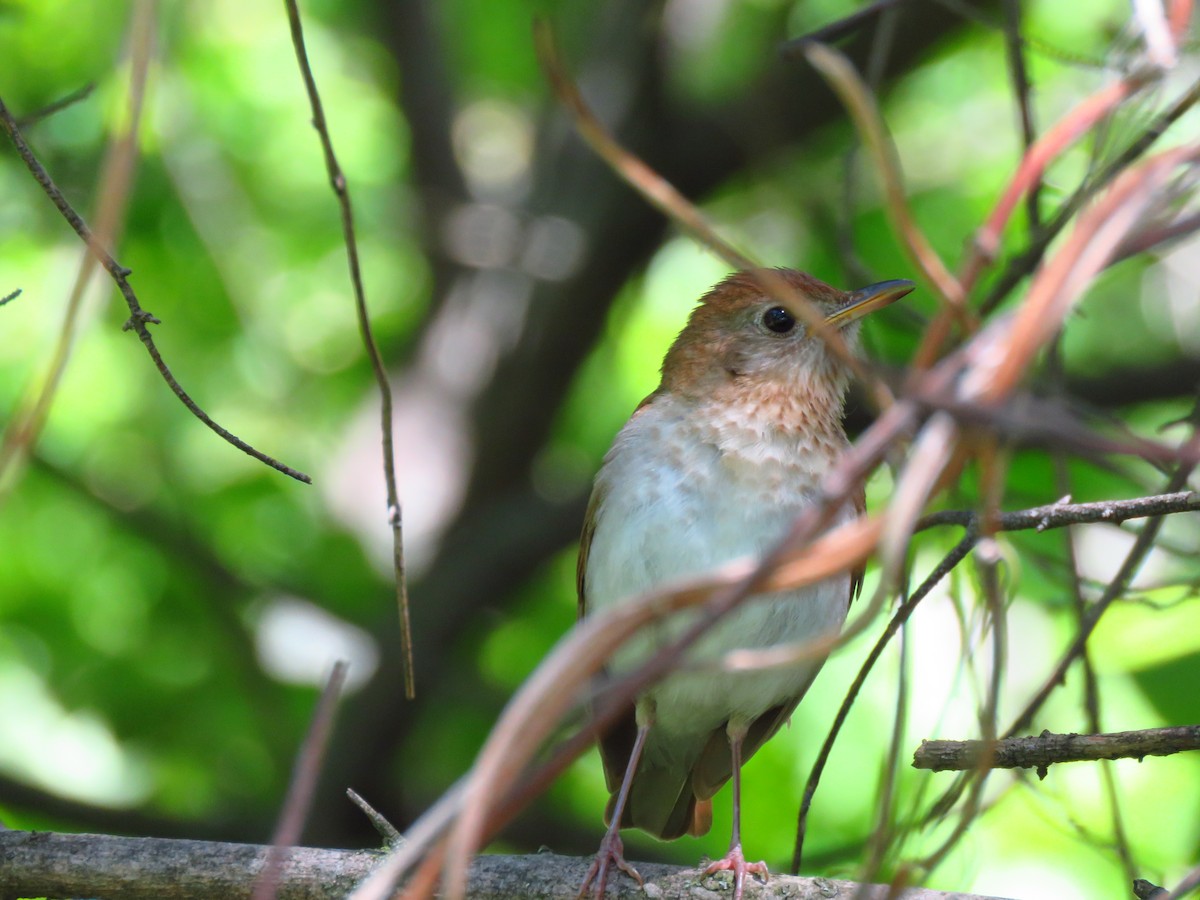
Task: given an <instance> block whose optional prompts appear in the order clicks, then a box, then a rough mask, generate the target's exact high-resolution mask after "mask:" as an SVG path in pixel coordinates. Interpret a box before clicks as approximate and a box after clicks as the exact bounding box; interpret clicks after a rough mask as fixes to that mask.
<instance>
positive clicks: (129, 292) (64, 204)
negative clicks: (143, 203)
mask: <svg viewBox="0 0 1200 900" xmlns="http://www.w3.org/2000/svg"><path fill="white" fill-rule="evenodd" d="M0 125H3V126H4V130H5V131H6V132H7V133H8V136H9V139H10V140H11V141H12V142H13V146H14V147H16V148H17V153H18V154H19V155H20V157H21V159H22V160H23V161H24V163H25V166H26V167H27V168H28V169H29V171H30V173H31V174H32V175H33V177H34V179H35V180H36V181H37V183H38V184H39V185H41V187H42V190H43V191H44V192H45V194H46V196H47V197H49V198H50V201H51V202H52V203H53V204H54V205H55V207H56V208H57V209H58V211H59V212H60V213H61V214H62V216H63V218H64V219H66V220H67V222H68V224H70V226H71V228H72V229H74V231H75V233H76V234H77V235H79V237H80V239H82V240H83V242H84V243H85V244H87V246H88V248H89V249H90V250H91V251H92V254H93V255H94V256H95V257H96V259H97V260H98V261H99V262H100V265H102V266H103V267H104V269H105V271H106V272H108V274H109V275H110V276H111V277H112V280H113V282H114V283H115V284H116V286H117V289H118V290H119V291H120V292H121V296H122V297H124V298H125V303H126V305H128V307H129V320H128V321H127V322H126V323H125V326H124V328H125V329H126V330H127V331H130V330H131V331H133V332H134V333H135V334H136V335H137V336H138V338H139V339H140V340H141V342H142V345H143V346H144V347H145V348H146V352H147V353H149V354H150V358H151V359H152V360H153V361H154V366H155V368H157V369H158V372H159V374H160V375H161V376H162V378H163V380H164V381H166V383H167V386H168V387H170V388H171V391H172V393H174V394H175V396H176V397H178V398H179V400H180V402H181V403H183V405H184V406H186V407H187V408H188V410H189V411H190V412H191V414H192V415H193V416H195V417H196V418H197V419H199V420H200V421H201V422H203V423H204V424H205V425H207V426H208V428H209V429H210V430H211V431H213V432H214V433H216V434H217V435H219V436H220V437H221V438H222V439H223V440H225V441H226V442H227V443H230V444H232V445H233V446H235V447H237V448H238V449H239V450H241V451H242V452H243V453H245V454H247V455H249V456H253V457H254V458H255V459H257V460H259V461H260V462H262V463H265V464H266V465H268V466H270V467H271V468H272V469H275V470H276V471H277V472H282V473H283V474H284V475H287V476H289V477H291V478H295V479H296V480H297V481H303V482H304V483H305V484H312V479H311V478H309V476H307V475H305V474H304V473H303V472H300V471H297V470H296V469H293V468H291V467H290V466H287V465H284V464H283V463H281V462H280V461H279V460H277V459H275V458H274V457H271V456H268V455H267V454H265V453H263V452H262V451H260V450H257V449H255V448H254V447H252V446H251V445H250V444H247V443H246V442H245V441H243V440H242V439H241V438H239V437H238V436H237V435H235V434H233V433H232V432H230V431H228V430H226V429H225V428H223V427H222V426H220V425H218V424H217V423H216V422H215V421H213V419H212V418H211V417H210V416H209V415H208V413H206V412H205V411H204V410H203V409H201V408H200V407H199V406H198V405H197V404H196V401H195V400H193V399H192V398H191V396H190V395H189V394H188V393H187V391H185V390H184V389H183V386H182V385H180V383H179V382H178V381H177V380H176V378H175V376H174V375H173V374H172V372H171V370H170V368H169V367H168V366H167V364H166V362H165V361H164V360H163V358H162V354H161V353H160V352H159V350H158V347H157V346H156V345H155V343H154V338H153V337H152V336H151V334H150V330H149V329H148V328H147V327H146V325H147V323H150V324H155V325H158V324H161V323H160V322H159V320H158V319H156V318H155V317H154V316H153V315H151V314H150V313H149V312H147V311H146V310H144V309H142V305H141V303H140V302H139V301H138V298H137V294H136V293H135V292H134V290H133V288H132V287H131V286H130V284H129V276H130V275H131V274H132V272H131V271H130V270H129V269H127V268H125V267H124V266H122V265H121V264H120V263H118V262H117V261H116V260H115V259H113V257H112V256H111V255H110V254H109V252H108V251H107V250H106V249H105V248H104V247H103V246H102V245H101V244H100V242H99V241H97V239H96V237H95V235H94V234H93V233H92V230H91V229H90V228H89V227H88V226H87V223H86V222H84V221H83V219H82V217H81V216H80V215H79V213H77V212H76V211H75V208H74V207H72V206H71V204H70V203H69V202H68V201H67V199H66V197H64V196H63V193H62V191H60V190H59V189H58V186H57V185H55V183H54V181H53V180H52V179H51V178H50V175H49V174H48V173H47V172H46V169H45V168H44V167H43V166H42V164H41V163H40V162H39V161H38V159H37V157H36V156H35V155H34V153H33V150H31V149H30V147H29V144H28V143H26V141H25V138H24V137H23V136H22V135H21V130H20V129H19V128H18V127H17V123H16V120H15V119H13V116H12V113H11V112H9V109H8V106H7V105H6V104H5V103H4V100H3V98H0Z"/></svg>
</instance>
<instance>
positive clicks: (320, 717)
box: [253, 660, 348, 900]
mask: <svg viewBox="0 0 1200 900" xmlns="http://www.w3.org/2000/svg"><path fill="white" fill-rule="evenodd" d="M347 668H348V666H347V664H346V663H345V662H342V661H341V660H338V661H337V662H336V663H334V664H333V671H332V672H330V673H329V679H328V680H327V681H326V682H325V687H324V689H323V690H322V691H321V697H320V699H319V700H318V701H317V707H316V709H315V710H313V716H312V722H311V723H310V724H309V726H308V733H307V734H306V735H305V736H304V743H303V744H301V745H300V752H299V753H298V754H297V756H296V765H295V768H293V770H292V781H291V784H289V785H288V792H287V798H286V799H285V800H284V803H283V809H282V810H281V811H280V813H279V823H278V825H277V826H276V827H275V834H274V836H273V837H272V839H271V850H270V852H269V853H268V854H267V859H266V862H265V863H264V864H263V868H262V871H261V872H260V873H259V875H258V878H257V879H255V884H254V895H253V896H254V900H271V898H273V897H275V896H276V894H277V893H278V891H279V881H280V870H281V868H282V867H283V863H284V859H285V858H286V857H287V853H288V851H289V850H290V849H291V848H292V847H294V846H295V845H296V844H297V843H298V842H299V840H300V833H301V831H303V829H304V821H305V819H307V818H308V810H309V807H311V806H312V797H313V792H314V791H315V790H316V787H317V779H318V778H319V777H320V775H321V762H322V760H323V759H324V758H325V749H326V748H327V747H328V746H329V735H330V733H331V732H332V731H333V715H334V712H336V710H337V704H338V700H339V699H341V694H342V686H343V685H344V684H345V683H346V670H347Z"/></svg>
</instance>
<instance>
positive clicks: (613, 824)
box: [575, 720, 651, 900]
mask: <svg viewBox="0 0 1200 900" xmlns="http://www.w3.org/2000/svg"><path fill="white" fill-rule="evenodd" d="M650 725H651V722H650V721H649V720H647V721H646V722H645V723H644V724H639V725H638V731H637V738H636V739H635V740H634V742H633V749H632V750H631V751H630V753H629V764H628V765H627V766H626V767H625V775H624V777H623V778H622V779H621V790H620V791H618V792H617V802H616V804H614V806H613V811H612V820H611V821H610V822H609V825H608V831H606V832H605V833H604V839H603V840H602V841H600V849H599V850H597V851H596V858H595V859H593V860H592V865H591V867H590V868H589V869H588V871H587V875H585V876H584V878H583V884H581V885H580V886H579V893H578V894H576V895H575V896H576V900H578V898H580V897H583V896H584V895H585V894H586V893H587V890H588V886H589V885H590V884H592V882H593V881H594V882H595V885H596V886H595V890H594V891H593V892H592V896H593V897H595V898H597V900H599V898H602V897H603V896H604V886H605V882H607V881H608V870H609V867H610V866H614V865H615V866H616V867H617V868H618V869H620V870H621V871H622V872H624V873H625V874H626V875H628V876H629V877H630V878H632V879H634V880H635V881H636V882H637V883H638V886H639V887H641V886H642V884H643V881H642V876H641V875H640V874H638V870H637V869H635V868H634V867H633V866H631V865H630V864H629V863H627V862H626V861H625V845H624V844H623V843H622V842H621V816H623V815H624V814H625V804H626V802H627V801H628V800H629V788H630V786H631V785H632V784H633V775H634V773H635V772H636V771H637V767H638V762H639V761H640V760H641V758H642V748H643V747H644V746H645V745H646V735H647V734H648V733H649V731H650Z"/></svg>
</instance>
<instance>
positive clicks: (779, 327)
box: [762, 306, 796, 334]
mask: <svg viewBox="0 0 1200 900" xmlns="http://www.w3.org/2000/svg"><path fill="white" fill-rule="evenodd" d="M762 323H763V325H764V326H765V327H766V329H767V330H768V331H773V332H775V333H776V334H787V333H788V332H789V331H791V330H792V329H793V328H795V327H796V319H795V317H794V316H793V315H792V314H791V313H790V312H788V311H787V310H786V309H784V308H783V307H782V306H772V307H771V308H770V309H768V310H767V311H766V312H765V313H763V317H762Z"/></svg>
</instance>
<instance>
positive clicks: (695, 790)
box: [576, 269, 914, 900]
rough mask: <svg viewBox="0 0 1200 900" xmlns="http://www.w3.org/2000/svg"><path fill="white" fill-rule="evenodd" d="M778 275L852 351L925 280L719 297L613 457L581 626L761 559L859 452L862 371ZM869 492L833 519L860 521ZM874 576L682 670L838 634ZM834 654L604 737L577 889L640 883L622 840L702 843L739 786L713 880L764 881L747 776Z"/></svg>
mask: <svg viewBox="0 0 1200 900" xmlns="http://www.w3.org/2000/svg"><path fill="white" fill-rule="evenodd" d="M779 278H782V279H783V280H784V281H785V282H786V283H787V285H789V286H790V288H791V289H792V290H794V291H796V292H798V293H799V294H800V295H802V296H803V297H804V299H806V300H807V301H809V302H810V303H812V304H815V306H816V307H817V309H818V310H819V311H820V313H821V315H823V316H824V322H825V324H826V325H827V326H829V327H830V328H831V329H836V330H838V331H839V332H840V334H841V337H842V338H843V339H844V341H845V342H846V345H847V346H848V347H849V348H851V351H852V352H855V351H856V349H857V347H858V343H859V342H858V333H859V327H860V324H861V320H862V317H863V316H865V315H866V314H867V313H869V312H871V311H873V310H876V309H879V308H881V307H883V306H886V305H888V304H889V303H892V302H893V301H895V300H897V299H899V298H900V297H903V296H905V295H906V294H908V293H909V292H911V291H912V290H913V288H914V284H913V283H912V282H911V281H906V280H895V281H884V282H880V283H878V284H873V285H871V286H869V287H865V288H862V289H860V290H856V291H842V290H839V289H837V288H834V287H831V286H830V285H828V284H826V283H824V282H822V281H820V280H818V279H817V278H815V277H813V276H811V275H809V274H806V273H804V272H800V271H797V270H794V269H772V270H765V269H746V270H741V271H737V272H734V273H732V274H730V275H729V276H727V277H726V278H725V279H724V280H722V281H721V282H720V283H718V284H717V285H716V286H715V287H713V288H712V289H711V290H709V291H708V293H706V294H705V295H704V296H703V297H702V298H701V299H700V302H699V304H698V305H697V306H696V307H695V308H694V309H693V310H692V312H691V314H690V316H689V317H688V320H687V323H686V325H685V326H684V328H683V329H682V331H680V333H679V335H678V337H677V338H676V339H675V341H674V343H673V344H672V345H671V347H670V349H669V350H668V351H667V353H666V356H665V357H664V359H663V364H662V378H661V381H660V383H659V385H658V387H657V389H655V390H654V392H653V393H651V394H650V395H649V396H648V397H646V399H645V400H643V401H642V402H641V403H640V404H639V405H638V407H637V408H636V410H635V411H634V413H633V414H632V416H631V417H630V419H629V420H628V422H627V423H626V424H625V426H624V427H623V428H622V429H621V430H620V432H619V433H618V434H617V436H616V438H615V439H614V441H613V444H612V447H611V449H610V450H609V451H608V453H607V454H606V455H605V457H604V461H603V463H602V465H601V467H600V470H599V472H598V474H597V475H596V479H595V482H594V486H593V489H592V494H591V498H590V500H589V503H588V508H587V513H586V517H585V521H584V527H583V534H582V537H581V540H580V549H579V557H578V566H577V573H576V574H577V590H578V599H579V616H580V617H581V618H583V617H586V616H587V615H589V614H592V613H595V612H596V611H598V610H603V609H605V608H608V607H611V606H613V605H614V604H619V603H621V602H623V601H626V600H628V599H629V598H632V597H635V596H637V595H639V594H642V593H644V592H646V591H649V590H653V589H655V588H657V587H661V586H663V585H665V584H668V583H670V582H673V581H678V580H679V579H682V578H686V577H688V576H697V575H702V574H704V573H706V572H709V571H711V570H712V569H714V568H716V567H717V566H719V565H720V564H722V563H725V562H728V561H730V560H732V559H736V558H739V557H743V556H748V555H749V556H752V557H759V558H761V557H762V556H763V555H764V554H765V553H766V552H767V551H769V550H770V549H771V548H772V547H773V546H774V545H775V544H776V543H777V542H778V541H779V540H780V539H781V538H782V537H783V535H784V533H785V531H786V530H787V528H788V526H789V525H790V524H791V523H792V522H793V521H794V519H795V518H796V517H797V516H798V515H799V514H800V513H801V512H802V511H803V510H804V509H805V508H806V507H807V506H809V505H810V504H811V503H813V502H814V499H815V497H816V494H817V491H818V487H819V484H820V480H821V478H822V476H823V475H824V473H825V472H827V471H828V470H829V469H830V468H831V467H832V466H833V465H834V464H835V463H836V462H837V460H838V458H839V456H840V455H841V454H842V453H844V452H845V450H846V448H847V447H848V441H847V438H846V434H845V430H844V428H843V424H842V414H843V406H844V402H845V394H846V391H847V388H848V385H849V381H850V371H849V367H848V365H847V364H846V362H845V361H844V359H843V358H842V357H839V356H838V355H837V354H835V353H834V352H833V351H832V350H831V349H830V348H829V346H828V344H827V343H826V341H825V340H824V339H823V338H822V337H820V336H819V335H815V334H812V333H811V330H810V329H809V328H808V327H806V325H805V324H804V323H803V322H802V321H800V320H799V319H798V318H797V317H796V316H795V315H794V314H793V313H792V311H791V310H790V309H789V308H788V306H787V305H785V303H784V302H781V298H777V297H774V296H772V295H771V293H770V291H769V290H767V289H766V286H767V285H769V284H770V282H771V280H772V279H779ZM863 506H864V497H863V496H862V494H861V490H860V493H859V496H857V497H856V498H855V500H854V501H853V502H852V503H851V504H849V507H848V508H846V509H844V510H841V511H839V513H838V517H837V518H836V521H835V523H834V524H838V523H840V522H844V521H848V520H849V519H851V518H853V517H854V516H856V515H859V514H861V512H862V509H863ZM861 577H862V573H861V572H857V573H845V574H842V575H838V576H835V577H831V578H829V579H828V580H826V581H823V582H820V583H818V584H815V585H811V586H808V587H804V588H800V589H797V590H792V591H786V592H779V593H775V594H769V595H756V596H753V597H751V598H749V599H748V602H745V603H743V604H742V605H741V606H739V607H738V608H737V609H736V610H734V611H733V612H732V613H731V614H729V615H727V616H726V617H724V618H723V619H721V620H720V621H718V622H717V623H716V625H715V626H714V627H713V628H711V629H710V630H709V631H708V632H706V634H705V635H704V636H703V637H702V638H700V639H699V640H698V641H697V642H696V643H695V644H693V645H692V646H691V647H690V648H689V650H688V651H687V654H686V655H685V657H684V659H685V662H686V663H689V664H696V663H700V664H702V663H705V662H709V663H711V662H713V661H715V660H718V659H719V658H720V657H721V656H722V655H724V654H725V653H727V652H730V651H733V650H738V649H759V648H767V647H772V646H777V645H780V644H786V643H792V642H797V641H804V640H806V639H809V638H814V637H818V636H824V635H833V634H836V633H837V632H839V631H840V630H841V627H842V624H843V623H844V621H845V618H846V615H847V612H848V610H849V607H850V602H851V600H852V598H853V596H854V594H855V593H856V592H857V590H858V587H859V586H860V585H861ZM695 615H696V612H695V611H687V612H681V613H676V614H674V615H673V616H672V617H671V618H668V619H667V620H665V621H662V622H659V623H656V624H654V625H650V626H646V627H644V628H642V629H641V630H640V631H639V632H638V633H636V634H635V635H633V636H632V638H631V639H630V640H629V641H628V642H627V643H626V644H625V645H623V646H622V647H621V648H620V649H619V650H618V651H617V652H616V653H615V654H614V655H613V657H612V658H611V659H610V660H609V662H608V664H607V667H606V669H607V673H608V674H609V675H611V676H619V675H621V674H624V673H627V672H629V671H631V670H633V669H635V668H636V667H638V666H639V665H641V664H642V663H644V662H645V661H646V660H647V659H648V658H650V656H652V655H653V654H654V653H655V652H656V651H657V650H659V649H660V648H662V647H663V646H664V645H666V644H667V643H669V642H670V641H671V640H672V639H673V638H676V637H678V636H679V635H680V634H681V633H682V632H683V631H684V630H685V628H686V627H687V625H688V624H689V622H691V621H694V617H695ZM823 662H824V659H823V658H818V659H806V660H804V661H801V662H798V663H795V664H794V665H790V666H786V667H781V668H774V669H763V670H744V671H738V672H731V671H721V670H719V669H718V668H716V667H712V666H710V667H708V668H707V669H705V668H702V667H700V666H696V665H689V666H688V668H687V670H685V671H681V670H676V671H674V672H672V673H671V674H669V675H667V676H666V677H665V678H663V679H662V680H660V681H659V682H657V683H655V684H653V685H651V686H650V687H648V688H647V689H645V690H644V691H643V692H642V693H641V694H640V695H638V696H637V698H636V699H635V701H634V702H633V703H632V704H631V705H630V707H629V708H628V709H627V710H626V711H624V713H623V714H622V715H621V717H620V718H619V719H618V720H617V722H616V723H615V724H614V725H613V726H612V727H610V728H609V729H608V730H607V731H606V732H605V733H603V734H602V735H601V736H600V739H599V746H600V756H601V760H602V762H603V766H604V775H605V781H606V784H607V787H608V790H609V792H610V797H609V801H608V805H607V808H606V810H605V822H606V824H607V826H608V830H607V832H606V834H605V836H604V839H603V840H602V842H601V844H600V850H599V852H598V853H597V854H596V857H595V859H594V860H593V862H592V864H591V867H590V869H589V871H588V873H587V875H586V877H585V879H584V881H583V884H582V885H581V886H580V889H579V896H580V897H583V896H585V895H586V894H587V892H588V890H589V887H590V888H592V890H593V896H595V897H598V898H599V897H603V895H604V890H605V885H606V882H607V878H608V875H609V873H610V872H611V871H612V869H613V867H614V866H615V867H616V868H618V869H620V870H621V871H623V872H625V873H626V874H628V875H629V876H630V877H632V878H634V879H635V880H636V881H637V882H638V883H639V884H641V883H642V878H641V875H640V874H639V873H638V872H637V870H636V869H634V868H633V866H631V865H630V864H629V863H628V862H627V861H626V860H625V858H624V846H623V844H622V841H621V837H620V830H621V829H622V828H626V827H634V828H639V829H641V830H643V831H645V832H648V833H649V834H651V835H653V836H655V837H657V838H659V839H662V840H673V839H675V838H678V837H681V836H683V835H684V834H691V835H701V834H705V833H706V832H707V831H708V830H709V828H710V827H711V824H712V797H713V795H715V794H716V793H717V791H718V790H720V788H721V787H722V786H723V785H724V784H725V782H726V781H729V780H731V779H732V781H733V792H732V793H733V827H732V835H731V839H730V844H729V852H728V853H727V854H726V856H725V857H724V858H723V859H720V860H717V861H716V862H714V863H712V864H711V865H710V866H709V867H708V868H707V869H706V870H705V873H706V874H708V873H712V872H716V871H720V870H723V869H727V870H731V871H732V872H733V876H734V898H735V900H740V898H741V896H742V893H743V890H744V887H745V883H746V879H747V877H748V876H750V875H757V876H761V877H762V878H763V879H764V880H765V878H766V877H767V874H768V873H767V867H766V865H765V863H762V862H748V861H747V860H746V858H745V854H744V853H743V850H742V843H741V784H740V776H741V766H742V764H743V763H745V762H746V761H747V760H748V759H750V757H751V756H753V755H754V753H755V752H756V751H757V750H758V748H759V747H761V746H762V745H763V743H764V742H766V741H767V740H768V739H769V738H770V737H771V736H772V735H774V734H775V732H777V731H778V730H779V729H780V727H781V726H782V725H783V724H784V723H785V722H787V721H788V719H789V718H790V717H791V714H792V712H793V710H794V709H795V708H796V705H797V704H798V703H799V702H800V700H801V698H802V697H803V696H804V694H805V692H806V691H807V690H808V688H809V685H810V684H811V683H812V681H813V678H814V677H815V676H816V674H817V671H818V670H819V669H820V668H821V665H822V664H823Z"/></svg>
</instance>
